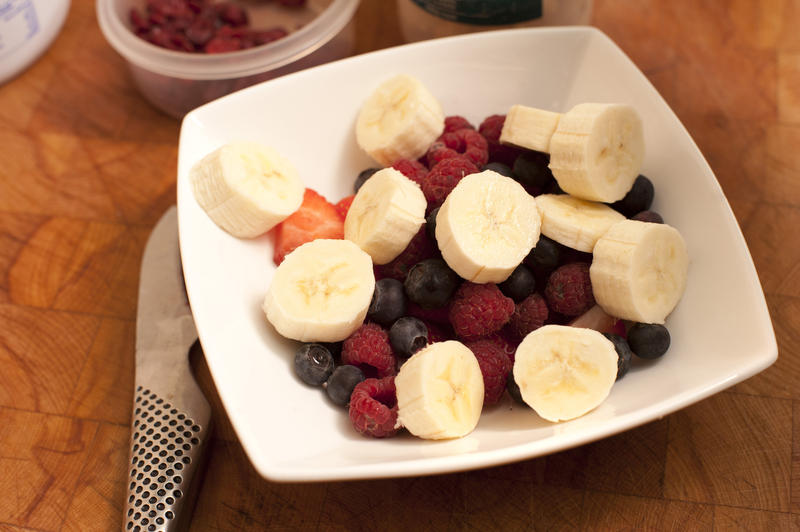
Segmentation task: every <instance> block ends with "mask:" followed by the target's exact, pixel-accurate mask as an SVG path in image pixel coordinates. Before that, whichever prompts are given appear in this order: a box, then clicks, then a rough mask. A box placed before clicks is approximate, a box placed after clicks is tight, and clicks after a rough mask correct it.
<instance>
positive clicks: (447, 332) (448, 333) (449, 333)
mask: <svg viewBox="0 0 800 532" xmlns="http://www.w3.org/2000/svg"><path fill="white" fill-rule="evenodd" d="M423 323H425V327H427V328H428V343H429V344H432V343H434V342H444V341H447V340H450V339H452V338H453V336H454V335H453V330H452V328H451V327H450V324H449V323H448V324H442V323H436V322H433V321H424V322H423Z"/></svg>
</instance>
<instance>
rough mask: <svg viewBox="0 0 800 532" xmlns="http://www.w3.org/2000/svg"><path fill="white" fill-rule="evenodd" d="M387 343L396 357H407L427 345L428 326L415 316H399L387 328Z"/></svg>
mask: <svg viewBox="0 0 800 532" xmlns="http://www.w3.org/2000/svg"><path fill="white" fill-rule="evenodd" d="M389 343H390V344H391V345H392V349H394V353H395V354H396V355H397V356H398V357H401V358H408V357H410V356H411V355H413V354H414V353H416V352H417V351H419V350H420V349H422V348H423V347H425V346H426V345H428V328H427V327H426V326H425V324H424V323H422V320H419V319H417V318H412V317H410V316H406V317H404V318H400V319H399V320H397V321H396V322H394V323H393V324H392V327H391V328H390V329H389Z"/></svg>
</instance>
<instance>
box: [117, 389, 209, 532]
mask: <svg viewBox="0 0 800 532" xmlns="http://www.w3.org/2000/svg"><path fill="white" fill-rule="evenodd" d="M210 420H211V418H210V415H209V411H208V409H207V408H206V409H205V410H202V409H201V411H200V412H198V413H195V415H194V417H192V415H190V413H189V412H185V411H181V410H180V409H179V408H177V407H176V406H174V405H173V404H171V403H170V402H168V401H166V400H165V398H164V397H162V396H161V395H159V394H158V393H156V392H155V391H153V390H150V389H147V388H143V387H142V386H137V387H136V393H135V396H134V403H133V420H132V426H131V447H130V456H129V461H128V498H127V506H126V509H125V517H124V525H123V530H126V531H132V532H156V531H162V532H173V531H175V530H184V529H186V528H187V527H188V521H189V515H188V513H189V512H188V511H184V508H185V507H186V508H187V509H190V507H191V501H192V499H193V498H194V496H195V494H196V493H195V492H196V490H197V484H198V482H197V479H196V478H195V477H197V476H199V475H198V473H199V472H200V470H201V468H202V461H203V457H204V455H205V452H204V451H205V447H206V443H207V439H208V437H209V436H210V426H209V423H210Z"/></svg>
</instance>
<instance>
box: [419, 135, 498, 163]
mask: <svg viewBox="0 0 800 532" xmlns="http://www.w3.org/2000/svg"><path fill="white" fill-rule="evenodd" d="M488 150H489V147H488V143H487V142H486V139H485V138H484V137H483V135H481V134H480V133H478V132H477V131H475V130H474V129H458V130H456V131H452V132H450V133H443V134H442V135H441V136H440V137H439V138H438V139H436V142H434V143H433V145H431V147H430V148H429V149H428V154H427V158H428V166H431V167H433V166H434V165H435V164H436V163H438V162H440V161H443V160H444V159H449V158H451V157H457V156H459V155H463V156H464V157H466V158H467V159H469V160H470V161H472V162H473V163H474V164H475V165H476V166H477V167H478V168H480V167H482V166H483V165H485V164H486V161H488V159H489V151H488Z"/></svg>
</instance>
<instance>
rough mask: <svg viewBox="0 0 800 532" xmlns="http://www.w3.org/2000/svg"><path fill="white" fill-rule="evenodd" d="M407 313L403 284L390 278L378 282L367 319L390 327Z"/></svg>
mask: <svg viewBox="0 0 800 532" xmlns="http://www.w3.org/2000/svg"><path fill="white" fill-rule="evenodd" d="M405 313H406V294H405V292H404V291H403V283H401V282H400V281H398V280H397V279H390V278H386V279H381V280H379V281H378V282H376V283H375V291H374V292H373V293H372V302H370V304H369V310H367V318H369V319H371V320H372V321H375V322H377V323H380V324H381V325H386V326H388V325H390V324H391V323H392V322H393V321H394V320H396V319H397V318H399V317H400V316H402V315H403V314H405Z"/></svg>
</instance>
